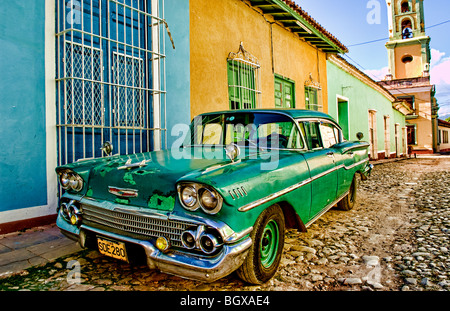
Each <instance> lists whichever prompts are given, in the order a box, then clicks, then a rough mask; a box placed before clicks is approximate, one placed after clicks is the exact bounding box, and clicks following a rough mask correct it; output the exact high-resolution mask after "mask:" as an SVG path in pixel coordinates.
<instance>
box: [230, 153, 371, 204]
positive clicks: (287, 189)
mask: <svg viewBox="0 0 450 311" xmlns="http://www.w3.org/2000/svg"><path fill="white" fill-rule="evenodd" d="M368 161H369V159H365V160H362V161H359V162H357V163H354V164H352V165H350V166H345V164H341V165H338V166H335V167H333V168H331V169H329V170H327V171H325V172H322V173H319V174H317V175H315V176H313V177H311V178H308V179H305V180H304V181H302V182H300V183H298V184H295V185H292V186H290V187H287V188H285V189H283V190H280V191H278V192H275V193H273V194H271V195H269V196H266V197H264V198H261V199H259V200H256V201H254V202H252V203H249V204H246V205H244V206H241V207H240V208H238V211H240V212H247V211H249V210H251V209H253V208H255V207H257V206H259V205H261V204H264V203H267V202H269V201H271V200H274V199H276V198H279V197H280V196H282V195H285V194H287V193H289V192H291V191H294V190H296V189H298V188H300V187H303V186H305V185H307V184H309V183H310V182H312V181H314V180H317V179H319V178H320V177H323V176H325V175H327V174H330V173H332V172H334V171H337V170H339V169H341V168H344V169H345V170H347V171H348V170H351V169H353V168H355V167H356V166H358V165H360V164H363V163H365V162H368Z"/></svg>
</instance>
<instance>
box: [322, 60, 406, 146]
mask: <svg viewBox="0 0 450 311" xmlns="http://www.w3.org/2000/svg"><path fill="white" fill-rule="evenodd" d="M327 78H328V107H329V109H328V113H329V114H330V115H331V116H333V117H334V118H336V119H337V118H338V108H337V96H340V97H342V98H346V99H348V105H349V137H348V139H349V140H356V133H358V132H362V133H363V134H364V139H363V140H365V141H368V140H369V110H374V111H376V124H377V149H378V153H381V152H383V151H385V150H386V148H385V135H384V117H385V116H389V132H390V135H389V137H390V139H389V140H390V143H389V149H390V153H391V154H393V153H395V150H396V149H395V148H396V146H395V124H396V123H399V124H400V129H403V128H404V127H405V117H404V116H403V115H402V114H401V113H400V112H398V111H396V110H395V109H393V108H392V102H391V101H390V100H389V99H388V98H386V97H385V96H384V95H383V94H381V93H380V92H378V91H377V90H375V89H373V88H372V87H370V86H368V85H367V84H365V83H363V82H362V81H361V80H359V79H357V78H356V77H354V76H352V75H350V74H349V73H347V72H345V71H344V70H342V69H341V68H339V67H338V66H337V65H335V64H333V63H332V62H330V61H328V62H327ZM399 137H400V140H401V139H402V137H403V132H402V133H400V136H399ZM402 149H403V148H402ZM400 153H403V150H401V152H400Z"/></svg>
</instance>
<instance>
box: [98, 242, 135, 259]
mask: <svg viewBox="0 0 450 311" xmlns="http://www.w3.org/2000/svg"><path fill="white" fill-rule="evenodd" d="M97 244H98V250H99V251H100V253H102V254H103V255H106V256H110V257H113V258H116V259H120V260H125V261H128V257H127V251H126V249H125V243H122V242H118V241H111V240H105V239H103V238H100V237H97Z"/></svg>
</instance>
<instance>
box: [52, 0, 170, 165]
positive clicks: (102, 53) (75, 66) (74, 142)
mask: <svg viewBox="0 0 450 311" xmlns="http://www.w3.org/2000/svg"><path fill="white" fill-rule="evenodd" d="M55 2H56V26H57V30H56V88H57V94H56V101H57V102H56V105H57V116H56V118H57V127H58V131H57V135H58V165H63V164H66V163H71V162H75V161H77V160H79V159H85V158H97V157H101V156H104V154H102V151H101V149H100V148H101V146H102V144H103V143H104V142H106V141H109V142H111V143H112V144H113V145H114V150H113V152H114V154H116V153H118V154H132V153H136V152H146V151H151V150H159V149H161V148H163V146H164V143H165V136H166V129H165V126H166V112H165V110H166V108H165V94H166V92H165V55H164V50H165V43H164V40H163V38H164V36H163V34H164V32H165V29H166V22H165V20H164V16H163V12H164V9H163V8H164V0H134V1H129V0H107V1H101V0H55Z"/></svg>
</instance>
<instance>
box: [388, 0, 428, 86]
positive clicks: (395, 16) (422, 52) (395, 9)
mask: <svg viewBox="0 0 450 311" xmlns="http://www.w3.org/2000/svg"><path fill="white" fill-rule="evenodd" d="M386 3H387V8H388V20H389V42H388V43H387V44H386V47H387V49H388V53H389V69H390V75H389V76H388V79H389V78H390V79H394V80H395V79H408V78H418V77H426V76H429V72H430V57H431V55H430V37H428V36H427V35H426V34H425V14H424V8H423V0H386Z"/></svg>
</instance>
